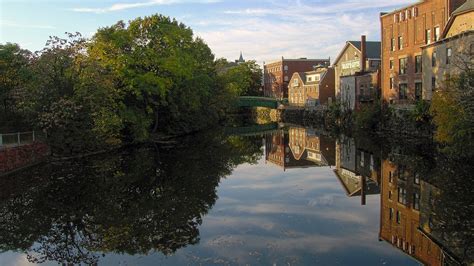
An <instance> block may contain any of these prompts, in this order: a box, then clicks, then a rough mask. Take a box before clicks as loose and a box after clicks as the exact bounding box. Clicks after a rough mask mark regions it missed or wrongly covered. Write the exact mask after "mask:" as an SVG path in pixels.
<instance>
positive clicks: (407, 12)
mask: <svg viewBox="0 0 474 266" xmlns="http://www.w3.org/2000/svg"><path fill="white" fill-rule="evenodd" d="M405 12H406V17H407V19H411V10H409V9H407V10H406V11H405Z"/></svg>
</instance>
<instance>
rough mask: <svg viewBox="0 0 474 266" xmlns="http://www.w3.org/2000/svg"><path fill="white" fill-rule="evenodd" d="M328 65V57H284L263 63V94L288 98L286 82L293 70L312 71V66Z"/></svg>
mask: <svg viewBox="0 0 474 266" xmlns="http://www.w3.org/2000/svg"><path fill="white" fill-rule="evenodd" d="M318 65H322V66H329V59H306V58H302V59H284V58H282V59H281V60H278V61H274V62H271V63H267V64H264V66H263V71H264V96H266V97H273V98H277V99H283V98H288V83H289V81H290V78H291V76H292V75H293V73H295V72H307V71H312V70H313V69H314V67H316V66H318Z"/></svg>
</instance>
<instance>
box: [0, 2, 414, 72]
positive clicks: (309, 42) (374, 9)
mask: <svg viewBox="0 0 474 266" xmlns="http://www.w3.org/2000/svg"><path fill="white" fill-rule="evenodd" d="M415 2H416V0H337V1H336V0H258V1H257V0H238V1H236V0H102V1H93V0H0V43H5V42H15V43H19V44H20V45H21V46H22V47H24V48H27V49H30V50H33V51H35V50H40V49H41V48H42V47H43V46H44V44H45V42H46V40H47V39H48V36H50V35H58V36H64V35H63V34H64V32H66V31H67V32H75V31H79V32H81V33H82V34H83V35H85V36H88V37H90V36H92V35H93V34H94V32H95V31H96V30H97V29H98V28H100V27H105V26H109V25H112V24H114V23H115V22H117V21H118V20H124V21H128V20H131V19H134V18H136V17H139V16H147V15H151V14H155V13H161V14H164V15H167V16H171V17H174V18H176V19H178V20H179V21H181V22H183V23H185V24H186V25H188V26H190V27H191V28H192V29H193V30H194V32H195V34H196V35H198V36H200V37H202V38H203V39H204V40H205V41H206V42H207V44H208V45H209V46H210V47H211V49H212V50H213V52H214V53H215V55H216V57H225V58H228V59H230V60H233V59H237V58H238V56H239V53H240V51H242V52H243V54H244V57H245V59H253V60H257V61H258V62H259V63H262V62H263V61H270V60H274V59H278V58H280V57H281V56H284V57H285V58H299V57H308V58H327V57H331V58H334V57H335V56H337V54H338V53H339V51H340V50H341V49H342V48H343V46H344V44H345V42H346V41H347V40H358V39H360V35H361V34H366V35H367V37H368V40H379V39H380V25H379V24H380V23H379V13H380V12H383V11H390V10H393V9H395V8H398V7H401V6H404V5H408V4H412V3H415Z"/></svg>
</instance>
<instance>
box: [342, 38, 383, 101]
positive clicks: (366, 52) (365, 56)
mask: <svg viewBox="0 0 474 266" xmlns="http://www.w3.org/2000/svg"><path fill="white" fill-rule="evenodd" d="M380 53H381V43H380V42H371V41H369V42H368V41H366V38H365V36H362V38H361V40H360V41H347V42H346V45H345V46H344V48H343V49H342V51H341V52H340V53H339V55H338V56H337V57H336V60H335V61H334V64H333V67H334V70H335V79H336V80H335V93H336V98H340V97H341V77H345V76H351V75H355V74H356V73H360V72H376V71H377V70H378V69H379V67H380V62H381V57H380Z"/></svg>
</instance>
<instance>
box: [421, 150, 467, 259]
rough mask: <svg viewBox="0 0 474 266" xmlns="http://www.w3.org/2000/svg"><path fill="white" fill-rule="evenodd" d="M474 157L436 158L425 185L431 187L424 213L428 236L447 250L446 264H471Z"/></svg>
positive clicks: (443, 155) (449, 154)
mask: <svg viewBox="0 0 474 266" xmlns="http://www.w3.org/2000/svg"><path fill="white" fill-rule="evenodd" d="M472 162H474V157H473V156H472V155H470V154H461V153H453V152H443V153H441V154H439V155H438V157H437V167H436V168H434V169H433V171H432V174H431V175H430V178H429V180H427V182H428V183H429V184H430V185H431V187H434V189H433V190H432V191H431V192H430V193H429V196H430V198H429V201H428V203H429V207H428V208H427V209H426V210H422V212H423V211H425V212H427V213H426V214H425V216H426V217H427V221H426V223H427V226H428V227H429V231H430V235H431V236H432V237H433V238H434V239H435V240H436V241H437V242H439V243H440V244H441V245H442V246H443V248H444V249H446V250H447V251H448V252H449V254H448V256H447V257H448V259H449V260H454V261H455V262H456V263H461V264H466V265H471V264H472V263H474V237H473V235H474V230H473V228H474V205H473V202H474V184H473V183H472V173H473V172H474V166H473V165H472Z"/></svg>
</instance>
